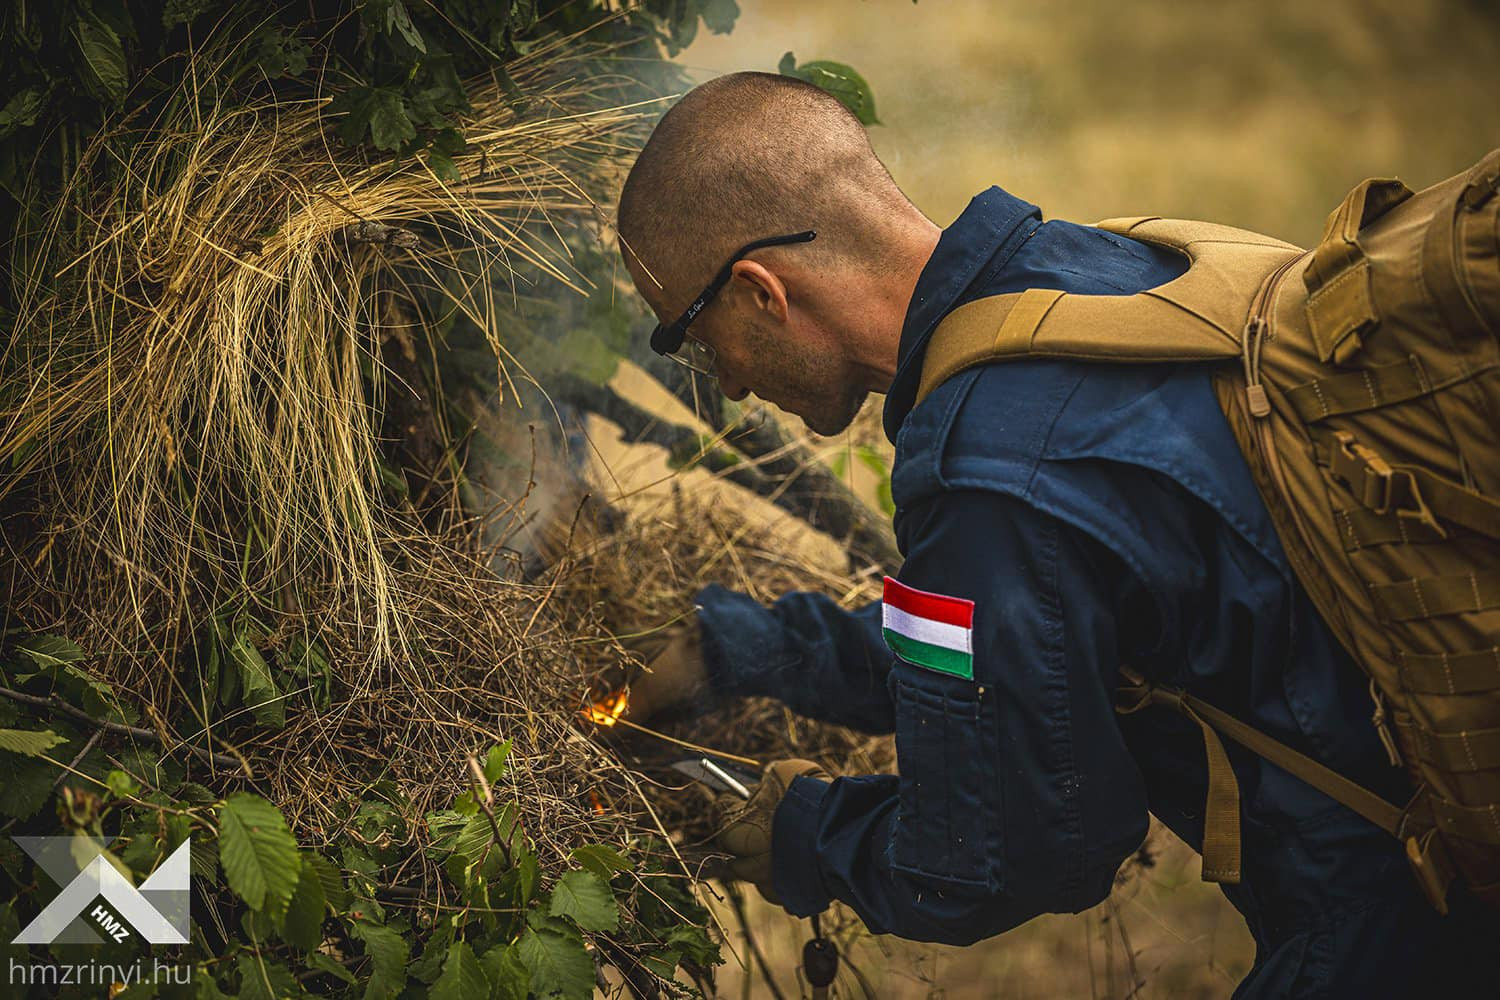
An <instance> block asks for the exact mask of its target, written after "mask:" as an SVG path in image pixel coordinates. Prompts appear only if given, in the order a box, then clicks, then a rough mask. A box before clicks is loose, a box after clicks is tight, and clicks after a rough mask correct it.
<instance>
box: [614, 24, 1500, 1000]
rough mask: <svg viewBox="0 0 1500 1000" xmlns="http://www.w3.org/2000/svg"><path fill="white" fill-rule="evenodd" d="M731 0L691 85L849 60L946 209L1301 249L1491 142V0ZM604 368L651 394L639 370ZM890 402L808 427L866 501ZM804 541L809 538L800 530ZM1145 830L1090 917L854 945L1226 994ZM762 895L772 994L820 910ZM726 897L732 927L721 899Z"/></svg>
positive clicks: (886, 141) (1186, 877)
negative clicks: (726, 23) (1010, 203)
mask: <svg viewBox="0 0 1500 1000" xmlns="http://www.w3.org/2000/svg"><path fill="white" fill-rule="evenodd" d="M739 7H740V15H739V18H738V20H737V21H736V23H735V26H734V30H733V31H732V32H730V33H728V34H709V33H707V32H700V33H699V34H698V36H697V37H696V38H695V39H694V41H693V42H692V43H691V44H690V45H689V46H688V47H687V48H686V49H685V50H683V51H682V52H680V53H678V54H677V56H676V61H677V62H678V63H679V64H680V65H681V66H683V67H684V68H685V69H686V70H687V71H688V72H689V74H690V76H691V78H692V79H693V80H694V81H695V82H696V81H700V80H703V79H707V78H709V77H712V76H716V75H719V74H721V73H727V72H733V71H735V70H743V69H755V70H764V71H768V72H775V71H776V68H777V64H778V62H779V60H780V59H781V57H782V55H783V53H786V52H788V51H790V52H792V53H793V54H794V56H795V58H796V60H797V62H798V63H805V62H807V61H811V60H818V59H830V60H836V61H839V62H842V63H847V64H848V65H850V66H852V67H853V68H854V69H855V70H857V71H858V72H859V73H860V74H861V75H863V76H864V78H865V79H866V81H867V82H868V83H869V85H870V87H871V89H872V91H873V93H874V97H875V107H876V113H877V115H878V117H879V119H880V124H878V125H874V126H872V127H871V128H870V137H871V140H872V142H873V143H874V146H875V149H876V151H877V152H878V153H879V155H880V157H881V159H882V160H883V161H884V162H885V164H886V166H887V167H889V168H890V171H891V173H892V174H893V175H894V176H895V179H896V181H897V183H899V184H900V185H901V187H902V188H903V189H904V190H905V191H906V193H907V194H908V195H909V196H910V197H911V199H912V200H913V201H914V202H915V203H916V204H917V206H918V207H919V208H921V209H922V211H923V212H924V213H926V214H927V216H928V217H929V218H931V219H932V220H933V221H935V222H936V223H938V224H939V225H943V226H946V225H947V224H949V223H950V222H951V221H952V220H953V219H954V218H955V217H956V216H957V215H958V213H959V212H960V211H961V210H962V209H963V207H964V206H965V205H966V204H967V203H968V200H969V198H971V197H972V196H973V195H974V194H976V193H978V192H979V191H981V190H983V189H984V188H986V187H988V186H989V185H991V184H998V185H1000V186H1001V187H1003V188H1005V189H1006V190H1008V191H1010V192H1011V193H1013V194H1016V195H1018V196H1020V197H1022V198H1025V199H1027V200H1029V201H1032V202H1034V203H1036V204H1038V205H1039V206H1041V208H1042V210H1043V213H1044V216H1045V217H1047V218H1067V219H1072V220H1075V221H1084V222H1087V221H1094V220H1097V219H1102V218H1107V217H1110V216H1120V215H1145V214H1150V215H1165V216H1181V217H1188V218H1203V219H1211V220H1214V221H1218V222H1225V223H1230V224H1233V225H1238V226H1243V227H1246V228H1250V229H1255V230H1259V231H1263V232H1267V233H1270V234H1273V235H1276V236H1279V237H1281V238H1284V239H1288V240H1291V241H1293V242H1296V243H1300V244H1303V245H1307V244H1309V243H1311V242H1314V241H1316V239H1317V238H1318V235H1319V233H1320V232H1321V230H1322V225H1323V220H1324V218H1325V217H1326V215H1327V214H1328V212H1329V211H1331V210H1332V209H1333V207H1334V206H1336V205H1337V204H1338V202H1339V201H1340V200H1341V199H1342V197H1343V195H1344V193H1345V192H1346V191H1347V190H1348V189H1349V188H1350V187H1352V186H1353V185H1354V184H1356V183H1357V182H1358V181H1360V180H1361V179H1363V178H1364V177H1367V176H1374V175H1396V176H1400V177H1401V178H1402V179H1404V180H1406V181H1407V183H1408V184H1410V185H1412V186H1413V187H1418V188H1420V187H1422V186H1425V185H1427V184H1430V183H1433V182H1435V181H1438V180H1441V179H1442V178H1444V177H1447V176H1449V175H1451V174H1453V173H1456V172H1458V171H1459V170H1460V169H1463V168H1466V167H1467V166H1468V165H1469V164H1471V163H1472V162H1473V161H1475V160H1477V159H1478V158H1479V157H1480V156H1481V155H1482V154H1483V153H1485V152H1486V151H1487V150H1489V149H1491V148H1493V147H1494V146H1496V145H1500V5H1496V4H1493V3H1488V2H1483V0H1428V2H1410V0H1408V2H1398V0H1323V2H1320V3H1308V2H1305V0H1258V2H1254V3H1250V2H1244V0H1230V2H1220V3H1213V4H1189V3H1181V2H1173V0H1135V2H1132V3H1119V2H1115V0H1057V2H1049V3H1042V2H1016V0H922V2H920V3H911V2H907V0H821V2H818V3H806V2H802V0H741V2H740V4H739ZM613 384H614V386H615V387H616V388H617V389H619V390H620V391H622V393H624V394H627V395H632V396H635V397H636V398H641V399H645V398H646V397H645V396H643V395H641V394H640V393H641V392H642V388H641V387H642V384H643V383H642V382H641V381H637V380H636V379H635V378H634V376H633V370H632V369H631V368H630V366H628V365H627V366H624V367H623V368H622V370H621V372H620V373H619V375H618V376H617V377H616V379H615V381H614V383H613ZM878 410H879V407H878V400H877V401H876V403H875V404H872V406H870V407H868V408H867V410H866V412H865V413H864V414H863V415H862V416H861V419H860V420H859V421H857V422H856V424H855V425H854V427H853V428H852V429H851V430H850V432H848V434H847V435H846V436H845V437H844V438H839V439H821V440H818V439H814V440H813V441H812V442H811V447H812V449H813V450H814V451H815V452H816V453H817V454H819V456H820V457H822V458H823V459H824V460H825V461H827V462H829V463H830V466H831V467H832V468H834V469H835V470H836V471H837V472H838V473H839V474H840V475H842V476H843V477H845V478H846V479H847V480H848V481H849V482H850V484H851V485H852V486H853V487H854V488H855V490H856V492H857V493H860V494H862V495H863V496H864V497H865V498H866V499H867V500H869V501H870V502H871V503H872V504H874V503H877V502H878V501H877V498H876V496H875V493H874V491H875V490H876V489H877V488H878V486H879V482H880V479H881V478H882V477H881V476H880V475H879V472H878V470H879V465H878V463H870V462H860V461H847V460H846V459H847V456H848V455H850V454H851V453H856V452H863V453H866V454H868V453H869V452H870V451H873V452H875V453H877V454H879V455H881V456H884V458H885V460H886V461H889V457H890V451H889V447H888V445H887V443H886V441H885V440H884V437H883V435H882V434H881V433H880V431H879V426H878ZM679 416H685V414H679ZM786 423H787V426H788V428H789V429H794V428H795V429H800V425H801V421H800V420H797V419H795V418H791V417H787V418H786ZM591 436H592V437H593V439H594V440H595V442H596V443H598V444H599V445H600V446H601V449H602V450H600V451H599V454H600V456H601V458H603V461H602V462H601V463H600V469H602V468H604V467H606V466H607V467H608V469H609V478H608V479H607V480H604V481H609V480H612V481H613V483H615V484H618V485H617V487H616V488H618V489H619V490H620V491H621V492H622V493H626V492H630V491H631V490H633V489H635V488H637V487H648V484H650V483H664V482H665V479H664V477H665V476H667V475H669V472H668V470H667V469H666V468H665V467H664V466H663V465H662V463H660V462H659V461H652V460H651V459H650V458H649V456H648V455H647V454H645V452H646V451H647V449H645V448H643V446H638V445H637V446H625V445H615V444H614V443H612V442H611V441H610V440H609V439H610V438H611V435H610V433H609V432H608V431H607V430H606V429H605V428H604V427H603V425H596V432H595V433H594V434H592V435H591ZM841 456H843V457H842V458H841ZM872 468H874V469H875V470H876V471H875V472H873V473H872V472H871V469H872ZM596 471H598V470H596ZM689 476H690V478H689V479H688V480H686V483H688V484H692V483H697V482H699V479H698V478H697V477H701V478H702V479H703V480H706V479H707V474H706V473H703V472H699V471H694V472H692V473H690V474H689ZM596 480H597V477H596ZM677 481H678V482H684V481H683V480H681V479H679V480H677ZM716 485H717V484H716ZM764 506H765V516H767V517H769V518H780V519H781V520H782V521H783V523H785V524H786V525H787V526H788V527H791V526H792V523H793V519H790V518H785V516H784V515H781V514H779V512H774V511H773V510H772V509H771V508H769V505H764ZM799 542H800V543H802V544H813V545H816V544H817V541H816V540H815V539H814V540H812V541H811V542H810V541H809V540H808V539H807V538H806V537H805V532H803V534H802V535H801V536H799ZM1147 847H1148V849H1147V851H1146V852H1145V856H1144V857H1142V858H1141V859H1138V861H1137V862H1132V863H1130V864H1127V866H1126V870H1125V871H1124V872H1123V873H1122V877H1121V879H1120V884H1119V886H1118V888H1117V889H1116V891H1115V893H1114V895H1113V896H1112V897H1111V899H1110V900H1109V901H1107V902H1106V903H1104V904H1102V905H1101V906H1099V907H1096V908H1095V909H1093V910H1091V911H1089V912H1087V913H1084V914H1079V915H1065V916H1050V917H1043V918H1040V919H1038V920H1035V921H1033V922H1031V923H1029V924H1027V925H1025V926H1024V927H1022V928H1019V929H1017V930H1016V931H1013V932H1011V933H1009V934H1006V935H1004V936H1002V937H1000V938H997V939H994V940H991V941H988V942H985V943H982V944H980V945H976V946H974V947H971V948H967V949H956V948H944V947H936V946H927V945H912V944H909V943H907V942H901V941H895V940H891V939H882V938H870V937H868V936H867V935H863V934H862V933H861V932H860V931H859V930H858V927H857V921H853V920H852V919H850V918H849V917H848V915H847V914H845V927H846V931H845V936H844V938H843V940H844V941H845V943H846V944H847V945H849V946H850V947H851V949H852V957H853V959H854V962H855V964H856V965H857V966H858V968H859V971H860V973H861V974H862V976H863V978H864V979H865V980H866V983H865V985H868V986H869V987H870V988H871V989H872V990H873V993H874V995H876V996H880V997H929V996H932V997H944V996H945V997H990V996H1002V995H1003V996H1016V997H1026V996H1043V997H1050V996H1089V997H1129V996H1158V997H1161V996H1171V997H1227V996H1229V995H1230V993H1231V992H1232V991H1233V989H1234V985H1235V984H1236V983H1237V982H1238V980H1239V979H1240V977H1241V976H1243V974H1244V973H1245V971H1246V970H1247V969H1248V968H1249V965H1250V962H1251V959H1252V957H1253V951H1254V949H1253V945H1252V943H1251V941H1250V939H1249V935H1248V933H1247V932H1246V930H1245V927H1244V923H1243V921H1242V920H1241V919H1240V917H1239V915H1238V914H1237V913H1236V912H1235V911H1234V910H1233V909H1232V908H1231V907H1230V906H1229V905H1228V904H1227V902H1225V901H1224V900H1223V897H1222V896H1221V894H1220V893H1219V892H1218V890H1217V889H1215V888H1213V887H1212V886H1209V885H1207V884H1205V883H1202V882H1201V881H1199V880H1198V860H1197V856H1196V855H1195V854H1194V853H1193V852H1192V851H1190V850H1189V849H1187V848H1186V847H1185V846H1184V845H1182V844H1181V843H1180V842H1177V841H1175V839H1174V838H1172V837H1171V835H1170V834H1168V833H1166V832H1165V831H1164V830H1159V829H1158V830H1154V831H1153V835H1152V837H1151V839H1150V840H1149V841H1148V845H1147ZM751 895H752V896H753V895H754V894H753V893H751ZM749 905H750V910H751V928H752V933H753V936H754V938H755V939H756V941H757V943H758V944H759V947H760V948H761V949H762V951H763V952H764V955H765V958H766V960H767V965H768V967H769V969H770V971H771V973H772V974H773V975H775V976H776V977H777V979H778V981H779V986H780V988H781V989H782V990H783V991H784V992H785V993H786V994H787V995H789V996H795V995H797V994H798V993H799V991H805V984H801V983H799V982H798V981H797V978H796V968H797V965H798V962H799V956H800V953H801V947H802V943H803V941H804V940H805V939H806V937H807V934H808V928H807V924H806V922H805V921H802V922H798V921H794V920H793V919H791V918H790V917H788V916H787V915H786V914H785V913H784V912H782V911H781V910H780V909H778V908H773V907H769V906H766V905H765V904H763V903H760V901H759V900H751V901H750V902H749ZM719 911H720V915H721V916H722V917H723V919H724V921H725V926H726V927H729V928H731V929H733V928H735V927H737V923H736V921H735V920H734V919H732V917H731V916H730V910H729V909H728V908H727V906H721V907H720V908H719ZM732 946H733V947H734V950H735V951H736V952H737V955H735V956H731V957H730V958H729V961H728V964H727V965H726V966H725V967H724V968H723V969H721V970H720V984H721V987H722V990H723V995H724V996H739V995H744V996H769V995H771V993H770V990H769V987H768V986H767V985H766V983H765V978H764V974H763V972H762V971H761V970H760V969H758V968H755V969H754V971H753V972H750V973H749V974H747V973H746V971H745V967H744V966H743V965H741V964H740V963H746V964H748V965H749V966H751V967H752V968H753V967H754V966H755V964H756V963H755V960H754V958H753V957H752V955H751V953H750V952H749V951H748V949H747V948H746V946H745V942H744V941H743V940H732ZM856 983H857V978H856V977H849V976H845V977H841V980H840V986H841V987H843V988H844V989H845V991H846V993H847V995H851V996H859V995H861V993H862V992H863V990H862V987H860V986H857V985H856Z"/></svg>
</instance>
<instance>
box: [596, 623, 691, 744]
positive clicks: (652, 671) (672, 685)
mask: <svg viewBox="0 0 1500 1000" xmlns="http://www.w3.org/2000/svg"><path fill="white" fill-rule="evenodd" d="M698 636H699V627H698V621H697V618H696V616H693V615H689V616H688V617H687V618H686V619H684V620H683V621H681V622H679V623H677V624H676V625H673V626H672V627H671V628H668V629H664V630H662V631H661V632H659V633H655V634H653V635H652V636H650V637H648V638H646V639H644V640H642V641H640V642H638V643H636V644H635V645H634V651H635V652H636V653H638V654H639V655H640V656H641V657H642V658H643V659H644V660H645V661H646V663H645V666H644V667H641V666H632V667H631V668H630V669H628V670H621V671H619V672H618V673H617V674H613V675H606V677H605V679H604V680H605V684H606V687H607V690H604V691H601V692H599V693H598V697H599V698H604V697H606V696H608V695H610V694H613V693H614V692H615V691H617V690H619V689H620V688H621V687H628V688H629V692H630V693H629V698H628V700H627V701H626V708H625V712H624V713H623V718H625V719H628V720H629V721H631V722H639V723H645V722H647V721H648V720H650V719H651V718H652V717H653V716H656V715H660V714H661V713H663V712H665V711H666V710H668V709H671V708H675V707H677V706H681V705H685V704H687V703H689V702H691V701H693V700H694V699H697V698H701V697H703V696H704V695H706V694H707V693H708V672H707V670H706V669H705V668H704V666H703V654H702V652H701V651H700V647H699V640H698Z"/></svg>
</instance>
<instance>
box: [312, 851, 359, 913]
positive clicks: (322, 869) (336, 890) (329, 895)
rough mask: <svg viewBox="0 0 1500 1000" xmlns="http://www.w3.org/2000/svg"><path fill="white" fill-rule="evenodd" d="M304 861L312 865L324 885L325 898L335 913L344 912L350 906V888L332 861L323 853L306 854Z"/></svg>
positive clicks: (316, 876) (315, 874)
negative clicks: (346, 885) (345, 885)
mask: <svg viewBox="0 0 1500 1000" xmlns="http://www.w3.org/2000/svg"><path fill="white" fill-rule="evenodd" d="M302 860H303V862H305V863H306V864H308V865H310V866H312V870H313V876H314V877H315V878H316V879H317V880H318V884H319V885H321V886H322V887H323V900H324V901H325V902H326V903H327V904H328V906H329V908H330V909H332V910H333V912H334V913H343V912H344V911H345V910H347V909H348V908H349V890H348V889H346V888H344V880H343V879H342V878H341V877H340V876H339V870H338V869H337V868H335V867H334V864H333V862H332V861H329V860H328V859H327V858H325V857H323V855H321V854H304V855H303V856H302ZM304 877H305V876H304Z"/></svg>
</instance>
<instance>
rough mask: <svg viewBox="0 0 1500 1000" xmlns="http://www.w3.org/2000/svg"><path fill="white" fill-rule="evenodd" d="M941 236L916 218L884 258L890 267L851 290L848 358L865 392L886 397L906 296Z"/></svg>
mask: <svg viewBox="0 0 1500 1000" xmlns="http://www.w3.org/2000/svg"><path fill="white" fill-rule="evenodd" d="M942 232H943V231H942V229H941V228H940V227H938V226H937V225H935V224H934V223H932V222H930V221H928V220H927V219H926V218H923V217H922V216H920V215H918V216H917V218H916V219H915V220H913V223H912V224H911V225H910V226H908V227H906V228H905V229H903V230H902V231H901V232H900V233H899V234H898V236H897V238H896V239H895V240H894V244H893V246H894V252H892V253H891V254H890V255H889V256H888V257H886V259H887V260H888V261H889V262H890V263H889V264H888V265H886V266H883V267H882V268H881V269H880V271H879V272H876V273H866V274H865V275H863V280H862V281H859V282H855V283H854V284H855V286H856V287H854V288H851V289H850V291H851V298H850V307H851V309H852V311H853V314H854V315H856V316H857V317H858V319H857V320H855V321H853V323H852V324H851V325H852V326H853V329H851V330H850V333H849V336H850V340H849V350H850V357H851V358H852V360H853V362H854V368H855V371H856V372H858V373H859V377H860V378H861V379H862V387H863V388H865V389H867V390H869V391H870V392H878V393H881V394H882V395H883V394H885V393H886V392H887V391H888V390H889V389H890V387H891V382H892V381H894V380H895V378H896V365H897V362H898V361H899V360H900V354H901V331H902V329H903V328H904V327H905V325H906V314H907V311H908V310H909V309H910V307H911V297H912V294H913V292H915V290H916V287H917V279H918V278H919V277H920V276H921V274H922V269H923V268H924V267H926V266H927V261H928V259H929V258H931V256H932V251H933V249H934V248H935V247H936V246H937V242H938V237H939V236H941V235H942ZM855 324H857V325H855Z"/></svg>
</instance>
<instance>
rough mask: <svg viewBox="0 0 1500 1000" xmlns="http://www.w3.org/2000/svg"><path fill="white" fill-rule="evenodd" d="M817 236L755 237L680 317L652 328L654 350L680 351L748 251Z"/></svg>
mask: <svg viewBox="0 0 1500 1000" xmlns="http://www.w3.org/2000/svg"><path fill="white" fill-rule="evenodd" d="M817 235H818V234H817V231H816V230H813V229H807V230H804V231H802V232H800V233H791V234H789V235H786V236H767V237H766V238H765V239H760V240H755V241H753V242H751V243H746V244H745V245H744V246H742V247H740V248H739V249H738V250H736V251H735V252H734V256H733V257H730V258H729V260H728V262H727V263H725V265H724V266H723V267H721V268H719V273H718V274H716V275H714V280H713V281H710V282H709V283H708V285H707V286H706V287H705V288H704V289H703V291H701V292H699V293H698V297H697V298H696V299H694V300H693V302H692V305H690V306H688V307H687V309H686V310H685V311H684V312H683V314H682V315H681V316H679V317H677V319H676V320H675V321H673V322H672V323H669V324H665V325H664V324H661V323H658V324H656V329H654V330H652V331H651V349H652V350H653V351H655V352H656V353H657V354H660V355H662V356H663V357H667V356H669V355H672V354H674V353H675V352H677V351H678V350H681V348H682V342H683V340H685V339H686V338H687V328H688V327H689V326H690V325H691V324H692V322H693V320H694V319H696V318H697V317H698V314H699V313H700V312H702V311H703V308H704V307H705V306H707V305H708V304H709V303H710V302H712V301H713V297H714V296H715V295H718V294H719V290H720V289H722V288H723V287H724V286H725V285H727V284H728V283H729V278H730V275H731V274H732V272H733V269H734V265H735V264H736V263H737V262H738V261H740V260H743V259H744V257H745V255H746V254H748V253H752V252H754V251H756V250H761V249H764V248H765V247H779V246H786V245H787V244H790V243H809V242H811V241H812V240H814V239H816V238H817Z"/></svg>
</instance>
